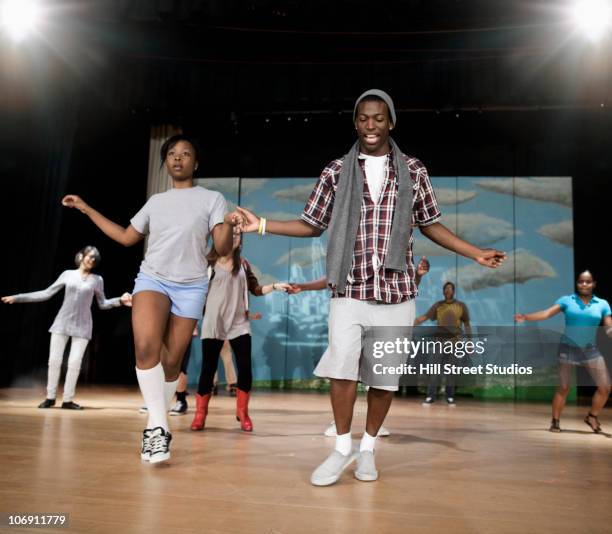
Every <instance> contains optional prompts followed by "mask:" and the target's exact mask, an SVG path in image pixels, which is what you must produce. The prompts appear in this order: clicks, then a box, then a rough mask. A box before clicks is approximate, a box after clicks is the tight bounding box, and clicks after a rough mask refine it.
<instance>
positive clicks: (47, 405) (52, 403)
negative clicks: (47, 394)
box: [38, 399, 55, 408]
mask: <svg viewBox="0 0 612 534" xmlns="http://www.w3.org/2000/svg"><path fill="white" fill-rule="evenodd" d="M51 406H55V399H45V400H44V401H42V402H41V403H40V404H39V405H38V407H39V408H51Z"/></svg>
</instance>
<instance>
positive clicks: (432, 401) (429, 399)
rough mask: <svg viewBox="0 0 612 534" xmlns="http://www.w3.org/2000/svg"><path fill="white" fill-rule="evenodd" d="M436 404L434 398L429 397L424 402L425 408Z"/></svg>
mask: <svg viewBox="0 0 612 534" xmlns="http://www.w3.org/2000/svg"><path fill="white" fill-rule="evenodd" d="M433 403H434V399H433V397H427V398H426V399H425V400H424V401H423V404H422V405H423V406H431V405H432V404H433Z"/></svg>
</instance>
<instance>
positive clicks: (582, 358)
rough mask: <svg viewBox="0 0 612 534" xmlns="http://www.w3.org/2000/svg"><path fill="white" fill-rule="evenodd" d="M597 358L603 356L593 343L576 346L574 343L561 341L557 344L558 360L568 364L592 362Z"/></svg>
mask: <svg viewBox="0 0 612 534" xmlns="http://www.w3.org/2000/svg"><path fill="white" fill-rule="evenodd" d="M598 358H602V359H603V356H602V354H601V352H599V349H598V348H597V347H596V346H594V345H591V344H589V345H587V346H586V347H578V346H576V345H569V344H567V343H561V345H559V362H560V363H567V364H569V365H585V364H589V363H592V362H594V361H595V360H597V359H598Z"/></svg>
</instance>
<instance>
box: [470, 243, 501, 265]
mask: <svg viewBox="0 0 612 534" xmlns="http://www.w3.org/2000/svg"><path fill="white" fill-rule="evenodd" d="M474 260H476V261H477V262H478V263H480V265H484V266H485V267H490V268H491V269H495V268H497V267H499V266H500V265H502V264H503V263H504V261H506V253H505V252H501V251H500V250H495V249H494V248H484V249H482V250H481V251H480V255H478V256H476V257H475V258H474Z"/></svg>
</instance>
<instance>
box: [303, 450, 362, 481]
mask: <svg viewBox="0 0 612 534" xmlns="http://www.w3.org/2000/svg"><path fill="white" fill-rule="evenodd" d="M357 456H358V453H356V452H351V453H350V454H348V455H347V456H344V454H342V453H340V452H338V451H337V450H335V449H334V450H333V451H332V453H331V454H330V455H329V456H328V457H327V459H326V460H325V461H324V462H323V463H322V464H321V465H320V466H319V467H317V468H316V469H315V470H314V471H313V473H312V475H311V477H310V483H311V484H312V485H313V486H331V485H332V484H335V483H336V482H338V479H339V478H340V476H341V475H342V472H343V471H344V470H345V469H346V468H347V467H348V466H349V465H350V464H351V463H352V462H353V461H354V460H355V459H356V458H357Z"/></svg>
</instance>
